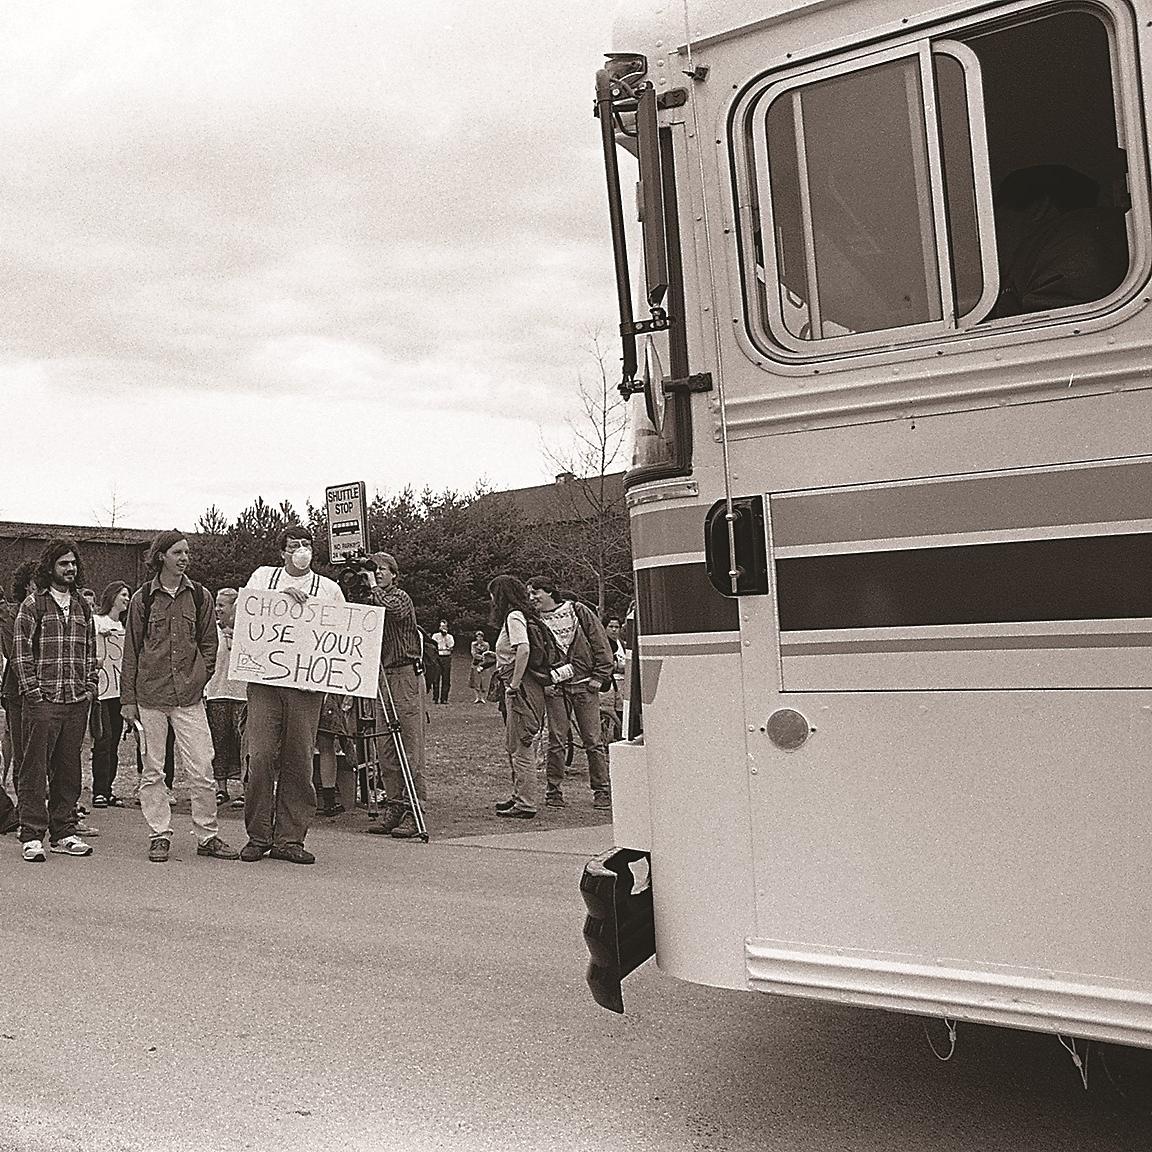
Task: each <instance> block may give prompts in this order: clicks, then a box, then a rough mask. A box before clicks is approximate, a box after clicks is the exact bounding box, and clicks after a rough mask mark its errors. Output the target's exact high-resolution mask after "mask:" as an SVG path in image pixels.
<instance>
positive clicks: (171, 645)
mask: <svg viewBox="0 0 1152 1152" xmlns="http://www.w3.org/2000/svg"><path fill="white" fill-rule="evenodd" d="M190 559H191V550H190V548H189V546H188V539H187V537H186V536H185V534H184V533H183V532H179V531H177V530H176V529H172V530H171V531H168V532H161V533H160V535H159V536H157V537H156V539H155V540H153V541H152V547H151V548H150V549H149V550H148V559H147V564H148V567H149V568H150V569H151V571H152V573H153V576H152V579H151V580H149V581H148V582H147V583H146V584H145V585H144V586H143V587H142V588H140V589H138V590H137V591H136V593H135V594H134V595H133V597H132V599H131V600H130V601H129V603H128V621H127V624H126V625H125V634H124V663H123V665H122V668H121V676H120V714H121V715H122V716H123V717H124V719H126V720H129V721H132V720H136V721H138V722H139V724H140V727H141V728H142V729H143V731H144V741H143V743H144V751H143V759H144V768H143V772H142V773H141V776H140V812H141V814H142V815H143V816H144V819H145V820H146V821H147V823H148V828H149V842H148V859H149V860H151V861H152V862H153V863H156V864H163V863H164V862H165V861H167V859H168V853H169V850H170V848H171V846H172V805H171V802H170V801H169V799H168V789H167V788H166V787H165V786H164V749H165V744H166V741H167V739H168V729H169V727H171V729H172V734H173V736H174V738H175V747H176V756H177V758H178V760H179V761H180V763H181V765H182V766H183V768H184V772H185V774H186V775H187V778H188V783H189V784H190V785H191V791H192V797H191V798H192V826H193V830H194V831H195V833H196V840H197V847H196V855H197V856H210V857H214V858H215V859H217V860H235V859H237V857H239V855H240V853H239V852H237V851H236V850H235V849H234V848H230V847H229V846H228V845H227V844H226V843H225V842H224V841H223V840H221V839H220V826H219V824H218V823H217V819H216V786H215V780H214V779H213V776H212V735H211V732H210V731H209V729H208V715H207V713H206V712H205V710H204V686H205V685H206V684H207V683H208V681H209V679H210V678H211V676H212V671H213V669H214V668H215V667H216V618H215V616H214V614H213V605H212V597H211V596H210V595H209V594H208V591H207V589H206V588H204V586H203V585H201V584H195V583H194V582H193V581H192V580H190V579H189V578H188V565H189V562H190Z"/></svg>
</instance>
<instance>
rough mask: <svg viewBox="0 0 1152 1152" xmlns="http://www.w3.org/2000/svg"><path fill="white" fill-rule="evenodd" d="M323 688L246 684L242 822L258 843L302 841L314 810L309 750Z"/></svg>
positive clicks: (277, 844)
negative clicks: (303, 688) (246, 779)
mask: <svg viewBox="0 0 1152 1152" xmlns="http://www.w3.org/2000/svg"><path fill="white" fill-rule="evenodd" d="M323 701H324V694H323V693H322V692H304V691H301V690H300V689H299V688H276V687H273V686H271V685H268V684H249V685H248V729H247V731H248V782H247V784H246V785H245V788H244V824H245V826H246V828H247V829H248V839H249V840H250V841H251V842H252V843H253V844H259V845H261V846H262V847H267V846H268V845H274V846H275V847H277V848H282V847H286V846H287V845H289V844H303V843H304V837H305V836H307V835H308V825H309V823H310V822H311V820H312V817H313V815H314V814H315V812H316V789H315V788H314V787H313V786H312V749H313V747H314V746H315V744H316V727H317V725H318V724H319V722H320V705H321V704H322V703H323Z"/></svg>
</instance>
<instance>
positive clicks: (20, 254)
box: [0, 0, 614, 521]
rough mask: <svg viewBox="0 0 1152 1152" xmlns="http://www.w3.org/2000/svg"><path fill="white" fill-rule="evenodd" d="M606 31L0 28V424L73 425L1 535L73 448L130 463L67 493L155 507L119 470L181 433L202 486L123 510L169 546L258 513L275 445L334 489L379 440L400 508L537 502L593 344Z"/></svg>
mask: <svg viewBox="0 0 1152 1152" xmlns="http://www.w3.org/2000/svg"><path fill="white" fill-rule="evenodd" d="M607 7H608V2H607V0H603V2H602V3H599V4H598V3H597V2H596V0H593V2H592V3H591V4H587V5H584V6H582V8H581V13H580V18H579V19H575V20H574V19H573V15H572V11H571V10H570V9H562V8H558V9H549V8H545V7H542V6H540V5H539V4H537V3H536V2H535V0H509V2H508V3H506V4H497V5H477V4H473V3H468V2H466V0H426V2H425V3H424V4H422V5H401V4H399V3H393V2H390V0H386V2H384V3H380V2H379V0H363V2H360V0H341V2H339V3H336V4H333V5H319V6H318V5H310V4H306V3H305V2H304V0H284V2H282V3H278V4H275V5H273V4H271V3H270V2H264V0H253V2H251V3H249V4H245V5H236V4H234V3H225V2H223V0H205V2H203V3H200V4H197V5H185V4H180V3H175V2H167V3H159V4H158V3H155V2H154V0H149V2H147V3H145V2H143V0H119V2H117V0H105V2H103V3H100V2H97V0H84V2H80V0H76V2H72V0H49V2H47V3H37V4H33V3H30V2H25V3H21V2H16V0H14V2H13V3H12V4H10V5H7V6H5V10H4V12H3V13H2V14H0V102H3V106H4V107H5V113H4V115H3V116H2V117H0V149H3V152H4V154H5V156H6V163H5V165H4V166H3V167H2V168H0V315H2V316H3V321H2V323H0V418H8V417H11V416H13V415H14V414H15V413H16V412H17V410H18V407H19V405H20V403H21V401H22V400H23V402H25V403H36V402H37V401H38V402H40V403H49V404H51V405H53V408H54V410H59V409H60V408H61V407H63V409H64V410H65V411H67V412H69V413H71V411H72V405H74V404H76V403H79V404H80V405H81V410H83V411H85V412H86V419H78V420H76V421H75V422H72V421H70V420H68V421H64V422H63V423H62V424H61V425H60V426H58V427H57V428H56V429H55V430H54V431H52V430H51V425H50V424H47V423H38V424H37V425H36V426H35V427H33V428H31V429H30V431H29V435H28V438H27V443H26V444H21V445H19V446H17V448H16V450H15V451H14V452H13V451H10V452H9V453H8V457H7V459H4V460H0V481H3V485H4V488H5V492H6V496H5V501H6V502H8V503H9V504H10V506H11V508H12V509H16V511H7V510H5V509H4V507H3V506H0V515H8V516H10V517H16V518H18V517H21V516H24V517H26V518H39V514H30V513H29V512H28V511H27V510H28V509H30V508H33V507H36V506H38V505H37V502H38V501H40V502H41V503H40V505H39V506H42V492H41V490H40V486H39V485H37V484H36V483H35V482H34V481H33V480H31V479H30V478H29V477H30V476H31V474H32V473H34V471H35V469H34V467H33V464H34V462H35V461H36V460H42V459H44V458H45V457H46V456H49V455H51V453H52V451H53V450H54V449H55V447H56V446H57V441H58V440H59V437H60V436H61V435H64V434H67V435H76V436H84V435H85V434H86V429H87V430H89V433H90V430H91V429H92V427H94V426H95V427H99V428H101V429H113V430H119V431H120V432H121V433H122V434H123V435H124V436H127V437H131V440H130V442H129V443H130V444H131V445H133V447H131V448H130V449H129V450H128V451H127V452H125V451H117V450H116V449H115V448H110V447H109V446H108V445H107V444H105V445H104V446H103V448H102V450H101V451H95V452H94V451H90V450H89V449H88V447H87V446H84V447H83V448H82V449H81V450H80V451H78V452H77V453H76V454H75V456H74V459H75V460H76V462H77V470H78V473H79V474H82V475H83V476H84V482H85V484H86V485H88V486H89V487H90V488H91V487H94V488H96V489H108V488H110V487H111V486H112V483H113V482H114V481H116V479H117V477H118V476H119V477H121V479H124V477H125V476H126V475H130V476H131V481H130V483H131V485H132V486H133V487H134V488H135V489H136V491H137V492H138V493H139V492H142V491H145V490H150V488H149V485H148V484H147V483H146V477H145V472H146V466H147V465H150V464H153V463H154V457H153V456H152V455H151V453H150V452H149V451H147V450H144V451H142V452H141V453H140V455H139V458H138V459H137V458H136V457H134V456H133V455H132V452H133V451H135V450H136V449H135V446H136V445H145V446H147V445H151V444H153V443H155V442H156V441H157V440H163V439H166V438H169V437H171V436H172V435H174V434H175V435H176V436H177V437H178V438H179V440H180V441H181V442H182V443H183V444H185V445H186V447H185V449H184V452H185V459H186V460H187V461H190V462H194V461H196V460H201V461H204V460H213V461H216V463H215V465H214V466H213V467H211V468H204V467H200V468H199V470H197V469H196V468H195V467H193V466H192V465H191V463H189V464H188V465H187V467H185V465H183V464H182V468H181V471H180V472H179V476H178V478H174V480H173V484H172V485H171V487H172V488H173V490H176V489H179V490H180V491H181V492H182V493H183V495H181V496H179V497H177V496H171V497H166V496H164V495H159V494H158V495H149V496H148V497H147V498H146V499H143V498H140V497H138V499H137V501H136V503H137V504H138V506H140V507H141V508H146V509H154V510H155V512H156V515H157V516H159V517H160V520H161V521H162V520H166V519H171V517H170V516H162V515H160V513H161V511H162V510H163V509H164V508H166V507H167V506H168V505H166V503H165V500H171V501H172V504H173V507H174V509H175V510H181V509H184V510H186V509H187V508H189V507H191V508H195V509H198V510H199V509H202V508H203V507H204V506H206V505H207V504H209V503H213V502H216V503H221V504H222V505H224V504H228V503H229V502H230V501H231V500H232V497H233V496H234V495H236V494H237V493H238V492H242V491H246V492H247V498H245V499H243V501H242V502H243V503H247V502H249V500H250V499H251V498H253V497H254V496H256V495H258V494H263V495H266V496H268V497H271V496H275V495H276V493H275V492H274V491H267V490H266V488H265V487H264V485H267V484H268V483H269V480H270V478H274V477H276V476H280V475H283V474H284V462H283V460H282V458H281V457H280V455H279V454H278V453H277V451H276V447H277V445H278V442H279V441H281V440H283V439H285V438H288V439H293V440H296V439H301V438H303V439H304V441H305V442H306V443H308V444H311V445H313V447H312V448H311V451H310V452H309V453H308V455H309V467H308V471H309V476H311V474H312V472H313V471H314V472H315V476H316V477H321V478H322V477H324V476H327V477H328V478H329V481H328V482H331V477H332V476H333V474H335V473H339V475H336V479H337V480H339V479H340V476H341V475H347V474H349V473H348V467H349V466H350V465H351V461H350V459H349V453H348V451H346V447H347V445H348V444H352V445H354V446H355V447H354V449H353V451H352V453H351V455H352V457H354V458H355V460H356V461H358V462H359V464H360V466H362V467H365V468H369V467H370V466H372V464H373V451H372V444H373V442H374V436H373V434H372V432H371V429H372V428H373V427H377V428H379V427H386V428H387V429H388V431H387V432H386V433H382V434H381V435H384V437H385V439H386V440H387V442H388V459H389V467H388V475H389V477H390V479H389V483H390V484H392V485H395V486H402V482H407V481H408V480H411V481H413V482H415V483H416V484H417V486H422V484H423V483H425V482H427V483H431V484H432V485H433V486H434V487H435V486H440V485H442V484H447V483H451V484H452V485H454V486H457V487H470V486H471V482H472V480H475V479H476V478H479V477H480V476H482V475H486V476H489V477H490V478H493V479H494V481H495V482H497V483H514V482H523V483H531V482H534V481H535V479H537V478H538V477H539V474H540V472H541V469H542V467H543V468H546V467H547V465H546V464H543V465H542V464H541V461H540V460H539V459H538V456H539V453H538V451H537V441H538V436H537V433H536V431H535V429H536V427H537V425H538V424H539V423H541V421H543V422H544V423H545V424H547V425H548V426H549V427H553V426H555V427H559V425H560V421H561V418H562V415H563V413H565V412H566V411H567V410H568V409H569V407H570V403H571V399H572V394H573V391H574V387H575V380H576V375H577V370H578V369H580V368H581V367H582V366H584V365H586V363H587V354H586V350H585V344H586V334H587V333H588V332H589V331H590V330H591V329H593V328H596V327H600V328H607V329H608V330H611V328H612V327H613V326H614V315H613V313H614V302H613V288H612V281H611V275H612V273H611V254H610V249H609V245H608V240H607V223H606V213H605V212H604V208H603V178H602V174H601V162H600V159H599V155H598V142H597V136H598V134H597V129H596V124H595V121H594V120H593V118H592V116H591V103H592V85H593V76H594V71H595V68H596V67H597V66H598V61H599V54H600V52H602V51H604V50H606V49H607V48H608V47H609V46H610V45H609V40H608V17H607ZM561 46H562V47H561ZM261 413H263V415H261ZM240 414H243V419H241V415H240ZM325 414H327V418H328V419H330V420H331V421H333V422H335V423H338V425H339V426H340V428H341V429H343V431H342V433H341V435H340V436H336V437H333V436H332V435H331V434H330V432H329V430H328V429H327V428H326V427H325V426H324V424H323V421H324V419H325V418H326V417H325ZM349 414H353V415H349ZM356 414H359V416H357V415H356ZM429 421H432V422H433V423H434V426H436V427H437V428H439V429H440V433H439V436H438V438H437V439H436V442H437V443H438V444H439V445H440V450H439V451H435V452H429V451H427V450H426V449H425V448H424V446H423V445H424V441H425V436H426V433H425V429H426V428H427V427H428V426H429V424H428V422H429ZM5 422H6V423H7V421H6V420H5ZM293 422H298V423H293ZM374 422H377V423H375V424H374ZM255 428H259V429H261V431H260V433H259V434H256V433H254V432H252V431H251V429H255ZM245 429H248V430H245ZM477 433H479V434H480V435H479V438H477ZM394 434H395V436H396V437H397V438H396V439H395V440H394V439H393V435H394ZM49 437H51V438H49ZM377 438H378V437H377ZM506 442H511V443H512V444H514V445H515V453H513V454H510V453H509V452H508V451H507V450H506V447H505V445H506ZM25 453H26V454H25ZM404 469H407V470H408V471H404ZM469 469H470V470H471V473H470V477H471V478H469V474H467V470H469ZM513 477H515V478H516V479H515V480H513V479H512V478H513ZM365 478H366V479H368V480H369V481H370V482H372V480H373V476H372V474H371V473H370V472H369V473H365ZM310 483H315V477H312V479H311V480H310ZM119 486H123V484H120V485H119ZM152 487H154V486H152ZM321 487H322V485H321ZM310 491H311V492H312V493H313V494H314V496H315V494H316V489H315V488H314V487H313V488H311V489H310ZM214 494H215V495H214ZM181 501H182V502H181ZM64 502H65V503H66V501H64ZM82 513H83V509H82V508H78V509H77V510H76V511H74V512H72V513H70V514H67V515H65V513H64V512H63V511H62V512H60V513H59V515H61V516H62V517H63V518H65V519H71V520H73V521H75V520H76V519H78V518H80V519H83V515H82Z"/></svg>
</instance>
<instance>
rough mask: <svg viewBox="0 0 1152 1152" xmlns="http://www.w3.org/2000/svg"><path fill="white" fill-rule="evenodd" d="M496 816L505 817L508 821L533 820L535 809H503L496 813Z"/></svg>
mask: <svg viewBox="0 0 1152 1152" xmlns="http://www.w3.org/2000/svg"><path fill="white" fill-rule="evenodd" d="M496 815H497V816H507V817H508V818H509V819H510V820H535V819H536V809H535V808H504V809H502V810H500V811H498V812H497V813H496Z"/></svg>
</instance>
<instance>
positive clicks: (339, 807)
mask: <svg viewBox="0 0 1152 1152" xmlns="http://www.w3.org/2000/svg"><path fill="white" fill-rule="evenodd" d="M320 803H321V808H320V815H321V816H339V815H340V813H341V812H343V811H344V805H343V804H341V803H340V801H339V800H337V799H336V789H335V788H321V789H320Z"/></svg>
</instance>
